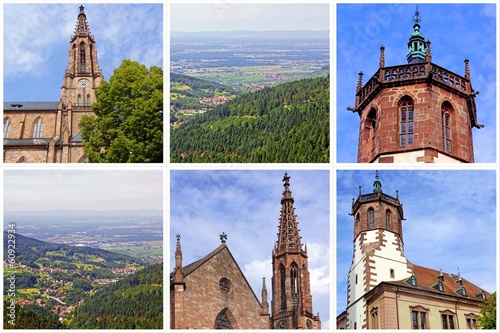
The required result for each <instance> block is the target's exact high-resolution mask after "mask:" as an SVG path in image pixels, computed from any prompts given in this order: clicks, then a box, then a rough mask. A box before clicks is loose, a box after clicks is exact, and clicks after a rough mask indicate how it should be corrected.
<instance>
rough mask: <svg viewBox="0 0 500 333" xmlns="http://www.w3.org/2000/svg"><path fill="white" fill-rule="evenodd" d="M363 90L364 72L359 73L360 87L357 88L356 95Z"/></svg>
mask: <svg viewBox="0 0 500 333" xmlns="http://www.w3.org/2000/svg"><path fill="white" fill-rule="evenodd" d="M361 88H363V72H359V73H358V85H357V86H356V93H358V92H359V91H360V90H361Z"/></svg>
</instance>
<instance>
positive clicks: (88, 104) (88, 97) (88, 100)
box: [87, 94, 90, 106]
mask: <svg viewBox="0 0 500 333" xmlns="http://www.w3.org/2000/svg"><path fill="white" fill-rule="evenodd" d="M87 106H90V94H87Z"/></svg>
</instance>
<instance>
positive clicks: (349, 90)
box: [335, 4, 498, 163]
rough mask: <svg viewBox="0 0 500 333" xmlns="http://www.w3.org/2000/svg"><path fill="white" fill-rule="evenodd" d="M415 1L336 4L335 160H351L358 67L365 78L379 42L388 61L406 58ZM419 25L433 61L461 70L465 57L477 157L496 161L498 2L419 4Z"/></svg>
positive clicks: (391, 63)
mask: <svg viewBox="0 0 500 333" xmlns="http://www.w3.org/2000/svg"><path fill="white" fill-rule="evenodd" d="M415 9H416V7H415V5H414V4H411V5H404V4H390V5H379V4H339V5H337V7H336V10H337V28H336V30H335V31H337V96H336V102H335V103H336V105H337V118H336V120H337V132H336V138H337V140H338V141H337V143H336V145H337V161H338V162H351V163H355V162H356V158H357V145H358V130H359V116H358V115H357V114H354V113H352V112H350V111H347V110H346V107H349V106H350V107H353V106H354V101H355V93H356V83H357V80H358V73H359V72H360V71H362V72H363V73H364V74H365V75H364V78H363V84H365V83H366V82H367V81H368V80H369V78H370V77H371V76H372V75H373V74H374V73H375V72H376V71H377V70H378V64H379V55H380V46H381V45H384V46H385V64H386V66H394V65H403V64H406V63H407V61H406V52H407V42H408V38H409V36H410V35H411V33H412V32H413V21H412V17H413V15H414V13H415ZM419 12H420V16H421V17H422V21H421V29H420V31H421V32H422V34H423V35H424V37H425V39H426V40H427V39H429V40H430V41H431V50H432V62H433V63H435V64H437V65H439V66H441V67H444V68H446V69H448V70H450V71H452V72H455V73H457V74H459V75H462V76H463V75H464V68H465V67H464V59H465V58H468V59H469V65H470V72H471V82H472V87H473V88H474V89H475V90H477V91H479V92H480V93H479V95H478V96H477V97H476V106H477V119H478V122H479V123H480V124H484V125H485V127H484V128H483V129H476V128H474V129H473V130H472V131H473V138H474V153H475V161H476V162H495V157H496V150H497V147H496V145H495V142H496V129H497V126H496V121H497V116H498V115H497V113H496V112H495V110H497V105H496V99H497V98H498V96H497V95H496V91H497V90H498V84H497V82H496V77H495V73H496V70H497V68H496V63H497V62H498V60H496V57H495V52H496V40H495V38H496V25H495V22H496V20H497V18H496V7H495V5H494V4H468V5H463V4H459V5H455V4H421V5H420V6H419Z"/></svg>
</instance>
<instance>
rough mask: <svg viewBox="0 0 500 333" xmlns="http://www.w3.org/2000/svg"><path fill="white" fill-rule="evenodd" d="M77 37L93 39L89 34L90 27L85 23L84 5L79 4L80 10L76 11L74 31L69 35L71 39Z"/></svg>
mask: <svg viewBox="0 0 500 333" xmlns="http://www.w3.org/2000/svg"><path fill="white" fill-rule="evenodd" d="M77 37H90V38H91V39H92V40H93V36H91V35H90V29H89V25H88V23H87V15H85V7H83V6H80V12H79V13H78V19H77V21H76V26H75V33H74V34H73V36H71V40H74V39H75V38H77Z"/></svg>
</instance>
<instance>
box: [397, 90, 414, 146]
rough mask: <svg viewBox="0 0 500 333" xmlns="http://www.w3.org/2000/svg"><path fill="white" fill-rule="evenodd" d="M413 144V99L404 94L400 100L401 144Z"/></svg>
mask: <svg viewBox="0 0 500 333" xmlns="http://www.w3.org/2000/svg"><path fill="white" fill-rule="evenodd" d="M412 144H413V100H412V99H411V98H410V97H408V96H404V97H403V98H402V99H401V100H400V102H399V145H400V146H401V147H405V146H408V145H412Z"/></svg>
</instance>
